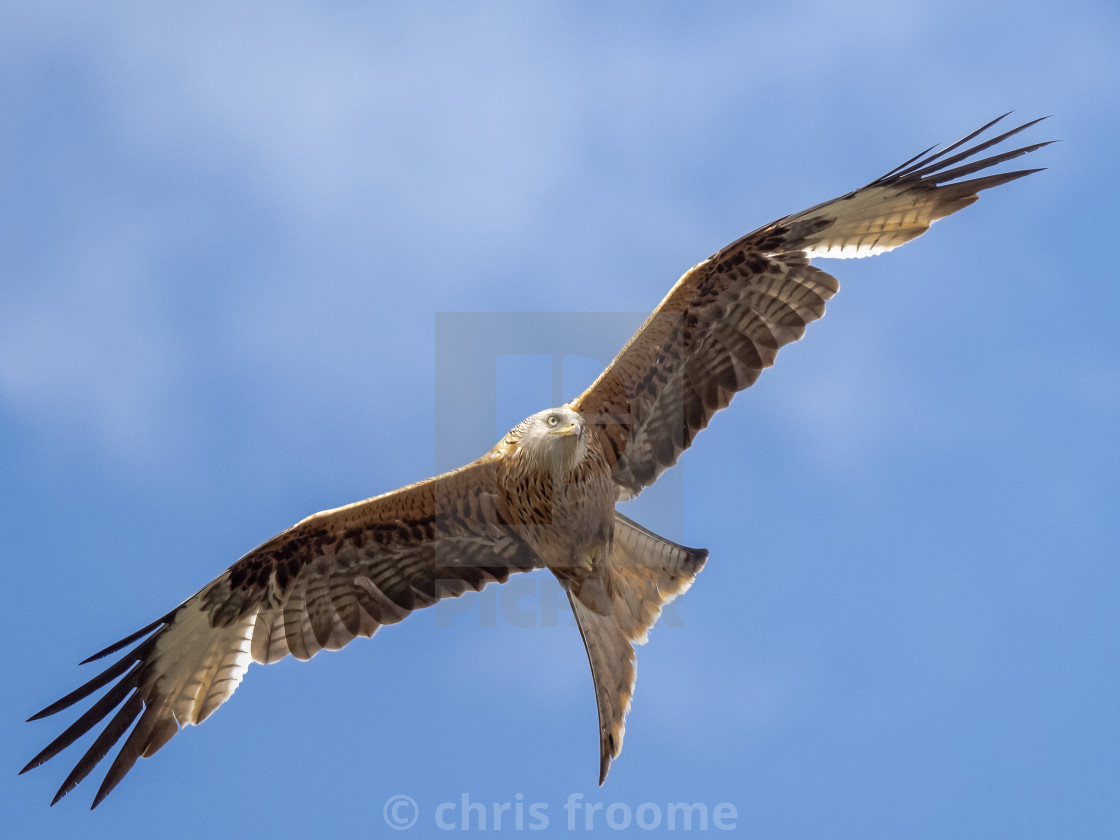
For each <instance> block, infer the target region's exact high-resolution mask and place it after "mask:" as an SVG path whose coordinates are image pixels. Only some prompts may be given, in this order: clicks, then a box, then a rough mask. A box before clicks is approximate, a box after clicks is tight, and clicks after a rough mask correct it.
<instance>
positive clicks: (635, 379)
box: [24, 118, 1046, 807]
mask: <svg viewBox="0 0 1120 840" xmlns="http://www.w3.org/2000/svg"><path fill="white" fill-rule="evenodd" d="M1001 119H1002V118H1001ZM996 122H998V120H993V121H992V122H991V123H988V125H985V126H984V127H983V128H981V129H980V130H979V131H976V132H973V133H972V134H970V135H968V137H965V138H964V139H963V140H961V141H959V142H957V143H954V144H953V145H951V146H949V147H947V148H945V149H942V150H941V151H937V152H935V151H933V150H932V149H930V150H927V151H926V152H923V153H922V154H920V155H918V156H917V157H914V158H912V159H910V160H908V161H907V162H906V163H904V164H902V165H901V166H899V167H897V168H895V169H893V170H891V171H890V172H888V173H887V174H886V175H884V176H883V177H881V178H879V179H878V180H876V181H873V182H872V183H870V184H868V185H867V186H866V187H863V188H862V189H858V190H856V191H855V192H851V193H848V194H847V195H845V196H842V197H840V198H837V199H833V200H832V201H826V202H825V203H823V204H818V205H817V206H816V207H812V208H810V209H808V210H805V211H803V212H801V213H795V214H794V215H792V216H786V217H785V218H782V219H779V220H778V221H776V222H772V223H771V224H768V225H765V226H764V227H761V228H759V229H758V230H756V231H755V232H754V233H750V234H748V235H746V236H744V237H743V238H742V239H739V240H738V241H736V242H733V243H732V244H730V245H728V246H727V247H726V248H723V249H722V250H721V251H719V252H718V253H716V254H715V255H713V256H712V257H710V258H708V259H706V260H704V261H703V262H702V263H700V264H699V265H697V266H695V267H694V268H692V269H690V270H689V271H687V272H685V274H684V276H683V277H681V279H680V280H679V281H678V282H677V284H676V285H675V286H673V288H672V289H671V290H670V291H669V294H668V296H666V298H665V299H664V300H663V301H662V302H661V304H660V305H659V306H658V307H657V308H656V309H655V310H654V311H653V314H652V315H650V317H649V319H648V320H647V321H646V322H645V324H643V325H642V327H641V329H639V330H638V332H637V333H636V334H635V335H634V337H633V338H631V339H630V341H629V342H628V343H627V344H626V346H625V347H624V348H623V349H622V352H620V353H619V354H618V356H617V357H616V358H615V360H614V361H613V362H611V364H610V365H609V366H608V367H607V369H606V370H605V371H603V373H602V375H601V376H600V377H599V378H598V379H597V380H596V381H595V383H594V384H593V385H592V386H591V387H590V388H588V389H587V390H586V391H585V392H584V393H583V394H581V395H580V396H579V397H577V398H576V399H575V400H573V401H572V402H570V403H568V404H567V405H564V406H561V407H559V408H550V409H546V410H545V411H542V412H539V413H538V414H534V415H533V416H532V417H529V418H528V419H527V420H525V421H524V422H523V423H521V424H519V425H518V426H517V427H516V428H514V429H512V430H511V431H510V432H509V434H507V435H506V436H505V437H504V438H502V440H501V441H499V442H498V444H497V445H496V446H494V448H493V449H491V450H490V451H489V452H487V453H486V454H484V455H483V456H482V457H481V458H479V459H478V460H476V461H474V462H472V463H470V464H467V465H466V466H463V467H460V468H459V469H457V470H454V471H452V472H449V473H446V474H444V475H440V476H436V477H435V478H430V479H428V480H427V481H421V482H419V483H417V484H412V485H409V486H408V487H404V488H401V489H400V490H394V491H393V492H391V493H385V494H384V495H381V496H375V497H374V498H372V499H367V500H365V501H362V502H355V503H354V504H351V505H347V506H345V507H341V508H336V509H334V510H327V511H323V512H322V513H316V514H315V515H313V516H309V517H308V518H307V519H304V520H303V521H302V522H299V523H297V524H295V525H294V526H292V527H291V528H289V529H288V530H287V531H284V532H283V533H282V534H279V535H278V536H276V537H273V538H272V539H271V540H269V541H268V542H266V543H264V544H263V545H261V546H260V547H259V548H256V549H254V550H253V551H251V552H249V553H248V554H246V555H245V556H244V557H242V558H241V559H240V560H238V561H237V562H236V563H234V564H233V565H232V566H230V567H229V569H227V570H226V571H225V572H223V573H222V574H221V575H219V576H218V577H217V578H216V579H215V580H214V581H212V582H211V583H209V584H207V585H206V586H204V587H203V588H202V589H201V590H199V591H198V592H197V593H195V594H194V595H192V596H191V597H190V598H188V599H187V600H186V601H184V602H183V603H182V604H180V605H179V606H178V607H176V608H175V609H173V610H171V612H169V613H167V614H166V615H164V616H163V617H162V618H160V619H159V620H157V621H155V622H153V623H152V624H149V625H148V626H147V627H145V628H143V629H142V630H139V631H137V632H135V633H133V634H132V635H130V636H128V637H127V638H125V639H122V640H121V641H119V642H117V643H116V644H114V645H110V646H109V647H108V648H106V649H105V650H103V651H101V652H100V653H97V654H95V655H94V656H92V657H90V659H91V660H92V659H100V658H101V657H104V656H108V655H109V654H112V653H116V652H117V651H120V650H122V649H123V648H125V647H127V646H128V645H131V644H133V643H136V646H135V647H133V648H132V649H131V650H129V651H128V652H127V653H125V654H124V655H123V657H122V658H120V659H119V660H118V661H117V662H116V663H115V664H113V665H111V666H110V667H108V668H107V669H106V670H105V671H103V672H102V673H101V674H99V675H98V676H96V677H94V678H93V679H92V680H90V681H89V682H88V683H86V684H85V685H83V686H82V687H81V688H79V689H77V690H76V691H73V692H71V693H70V694H68V695H66V696H65V697H63V698H62V699H61V700H59V701H58V702H56V703H52V704H51V705H50V706H48V707H47V708H45V709H43V711H41V712H39V713H38V714H37V715H35V716H34V717H33V718H32V719H33V720H35V719H38V718H42V717H46V716H48V715H53V714H55V713H56V712H59V711H61V710H62V709H65V708H68V707H69V706H71V705H73V704H74V703H76V702H78V701H79V700H83V699H85V698H86V697H88V696H90V695H92V694H93V693H94V692H96V691H98V690H99V689H102V688H105V687H108V691H106V692H105V694H104V695H102V696H101V697H100V699H98V700H97V701H96V702H94V703H93V705H92V706H91V707H90V708H89V709H88V710H87V711H86V712H85V713H84V714H82V715H81V716H80V717H79V718H78V719H77V720H76V721H75V722H74V723H73V724H72V725H71V726H70V727H69V728H68V729H66V731H65V732H63V733H62V734H61V735H60V736H59V737H58V738H56V739H55V740H54V741H52V742H51V743H50V744H49V745H48V746H47V747H46V748H45V749H44V750H43V751H42V752H40V753H39V754H38V755H37V756H35V758H33V759H32V760H31V761H30V762H29V763H28V765H27V766H26V767H24V771H26V770H29V769H31V768H32V767H37V766H38V765H40V764H42V763H43V762H45V761H47V760H48V759H50V758H53V757H54V756H55V755H56V754H58V753H59V752H61V751H62V750H63V749H65V748H66V747H68V746H69V745H70V744H71V743H73V742H74V741H75V740H77V739H78V738H79V737H81V736H82V735H84V734H85V733H87V732H89V731H90V730H91V729H93V728H94V727H97V726H99V725H101V724H102V723H103V722H104V721H105V720H106V719H107V720H108V723H106V724H105V726H104V728H103V729H102V730H101V732H100V734H99V735H98V736H97V737H96V739H95V740H94V742H93V744H92V746H90V748H89V750H88V751H87V752H86V753H85V755H83V756H82V758H81V759H80V760H79V761H78V764H77V766H76V767H75V768H74V769H73V771H72V772H71V773H70V775H69V776H67V777H66V780H65V781H64V782H63V783H62V786H61V787H60V788H59V790H58V793H57V795H56V796H55V798H54V801H55V802H57V801H58V800H59V799H60V798H62V797H63V796H64V795H65V794H66V793H67V792H69V791H70V790H72V789H73V788H74V786H75V785H77V784H78V782H80V781H81V780H82V779H84V778H85V777H86V776H87V775H88V774H89V773H90V771H91V770H93V768H94V766H95V765H96V764H97V763H98V762H99V761H100V760H101V759H102V758H104V757H105V755H106V753H108V752H109V750H110V749H111V748H112V747H113V746H114V744H116V742H117V741H118V740H119V739H120V738H121V737H122V736H124V735H125V733H126V732H127V731H128V729H129V727H130V726H133V724H135V727H134V728H133V729H132V731H131V732H130V733H129V734H128V737H127V738H125V741H124V746H123V747H121V749H120V751H119V752H118V753H117V755H116V757H115V758H114V760H113V762H112V764H111V765H110V767H109V772H108V773H107V774H106V776H105V779H104V781H103V782H102V784H101V787H100V789H99V790H98V791H97V795H96V796H95V797H94V800H93V805H94V807H96V806H97V804H98V803H100V802H101V800H102V799H104V798H105V796H106V795H107V794H108V793H109V791H111V790H112V789H113V788H114V787H115V786H116V785H117V783H118V782H120V780H121V779H122V778H124V776H125V774H126V773H127V772H128V771H129V770H130V769H131V768H132V766H133V764H135V763H136V759H138V758H140V757H141V756H144V757H147V756H150V755H153V754H154V753H156V752H157V751H158V750H159V749H160V747H162V746H163V745H164V744H166V743H167V742H168V741H169V740H170V739H171V737H172V736H173V735H174V734H175V733H176V732H178V731H179V729H180V728H181V727H184V726H187V725H188V724H197V723H202V721H204V720H205V719H206V718H207V717H209V716H210V714H211V713H212V712H213V711H214V710H215V709H217V708H218V707H219V706H220V705H222V703H224V702H225V701H226V700H228V699H229V698H230V696H231V695H232V694H233V692H234V690H235V689H236V688H237V686H238V684H239V683H240V682H241V678H242V676H244V674H245V671H246V669H247V668H248V667H249V663H250V662H261V663H266V664H267V663H270V662H276V661H277V660H279V659H282V658H283V657H285V656H287V655H288V654H289V653H290V654H292V655H293V656H295V657H296V658H297V659H309V658H310V657H312V656H314V655H315V654H316V653H318V652H319V651H320V650H322V649H324V648H326V649H328V650H337V649H338V648H341V647H342V646H344V645H345V644H346V643H347V642H349V641H350V640H351V639H353V638H355V637H356V636H372V635H373V634H374V633H376V632H377V630H378V628H379V627H381V626H382V625H384V624H393V623H395V622H397V621H400V620H401V619H403V618H404V617H405V616H407V615H408V614H409V613H411V612H412V611H413V610H416V609H420V608H421V607H427V606H430V605H432V604H434V603H435V602H436V601H438V600H440V599H441V598H446V597H450V596H456V595H460V594H462V593H463V592H465V591H467V590H475V591H477V590H480V589H482V587H484V586H485V585H486V584H488V583H491V582H498V583H501V582H504V581H505V580H506V579H507V578H508V577H509V576H510V575H511V574H513V573H515V572H527V571H530V570H532V569H540V568H546V569H549V570H550V571H551V572H552V573H553V574H555V575H556V577H557V578H558V579H559V581H560V583H561V585H562V586H563V587H564V590H565V591H566V592H567V595H568V600H569V601H570V603H571V607H572V611H573V613H574V614H575V617H576V621H577V623H578V625H579V629H580V632H581V634H582V636H583V641H584V644H585V645H586V647H587V656H588V659H589V660H590V661H591V673H592V678H593V680H594V684H595V698H596V702H597V704H598V711H599V742H600V763H599V783H600V784H602V782H603V779H605V778H606V775H607V770H608V768H609V766H610V763H611V760H612V759H614V758H616V757H617V756H618V754H619V751H620V750H621V749H622V736H623V731H624V720H625V717H626V712H627V710H628V709H629V707H630V697H631V694H632V692H633V688H634V647H633V646H634V644H635V643H641V642H643V641H645V638H646V632H647V631H648V630H649V628H650V627H651V626H653V624H654V623H655V622H656V620H657V617H658V615H659V614H660V612H661V608H662V606H663V605H664V604H665V603H667V602H668V601H670V600H671V599H672V598H674V597H676V596H677V595H679V594H680V593H682V592H684V591H685V590H686V589H687V588H688V587H689V585H690V584H691V583H692V580H693V578H694V577H695V576H696V574H697V573H698V572H699V571H700V569H701V568H702V567H703V565H704V561H705V560H706V558H707V552H706V551H704V550H701V549H693V548H684V547H683V546H679V545H676V544H675V543H672V542H669V541H668V540H665V539H663V538H661V537H659V536H657V535H656V534H654V533H652V532H650V531H647V530H646V529H645V528H643V527H641V526H640V525H637V524H636V523H634V522H631V521H630V520H629V519H627V518H626V517H625V516H623V515H622V514H620V513H618V512H617V511H616V510H615V504H616V503H617V502H619V501H621V500H624V499H628V498H631V497H633V496H636V495H637V494H638V493H640V492H641V491H642V489H643V488H645V487H648V486H649V485H650V484H652V483H653V482H654V481H656V479H657V477H658V476H659V475H660V474H661V473H662V472H663V471H664V470H666V469H668V468H669V467H670V466H672V465H673V464H674V463H675V462H676V460H677V458H678V457H679V456H680V454H681V452H683V451H684V450H685V449H686V448H687V447H688V446H689V445H690V444H691V443H692V441H693V439H694V438H695V437H696V434H697V433H698V432H699V431H700V430H701V429H703V428H704V427H705V426H706V425H707V424H708V421H709V420H711V418H712V415H713V414H715V413H716V412H717V411H719V410H720V409H721V408H724V407H725V406H727V405H728V403H730V402H731V398H732V397H733V396H734V395H735V393H736V392H738V391H741V390H742V389H744V388H747V387H748V386H750V385H751V384H752V383H753V382H754V381H755V380H756V379H757V378H758V376H759V374H760V373H761V372H762V370H763V368H766V367H768V366H770V365H771V364H773V362H774V358H775V356H776V355H777V353H778V349H779V348H781V347H783V346H784V345H786V344H789V343H790V342H792V341H796V340H797V339H799V338H801V336H802V334H803V333H804V332H805V325H806V324H808V323H809V322H810V321H815V320H816V319H818V318H820V317H821V316H822V315H823V314H824V310H825V303H826V302H827V301H828V299H829V298H831V297H832V296H833V295H834V294H835V293H836V291H837V289H838V288H839V287H838V285H837V282H836V280H835V279H834V278H833V277H832V276H831V275H829V274H826V273H825V272H823V271H821V270H820V269H819V268H816V267H815V266H813V265H811V264H810V260H812V259H814V258H816V257H841V258H844V257H865V256H871V255H873V254H879V253H882V252H884V251H889V250H891V249H892V248H896V247H898V246H899V245H902V244H903V243H906V242H909V241H910V240H911V239H913V238H914V237H916V236H919V235H921V234H922V233H924V232H925V231H926V230H927V229H928V228H929V226H930V225H931V224H932V223H933V222H935V221H936V220H938V219H940V218H942V217H943V216H948V215H949V214H951V213H955V212H956V211H957V210H960V209H961V208H962V207H965V206H967V205H969V204H971V203H972V202H973V201H975V200H976V199H977V196H978V193H979V192H980V191H982V190H985V189H988V188H989V187H995V186H999V185H1000V184H1005V183H1007V182H1008V181H1013V180H1015V179H1016V178H1021V177H1023V176H1024V175H1027V174H1030V173H1031V172H1037V171H1038V170H1036V169H1027V170H1019V171H1015V172H1006V173H1002V174H986V175H982V176H980V177H976V178H968V176H971V175H974V174H976V173H979V172H983V171H985V170H988V169H989V168H990V167H993V166H996V165H997V164H1000V163H1003V162H1005V161H1008V160H1011V159H1012V158H1016V157H1019V156H1020V155H1024V154H1027V153H1028V152H1033V151H1034V150H1036V149H1038V148H1040V147H1041V146H1045V145H1046V143H1036V144H1034V145H1031V146H1025V147H1022V148H1016V149H1013V150H1010V151H1003V152H999V153H996V154H993V155H991V156H989V157H982V158H980V159H977V158H978V157H979V156H980V153H981V152H984V151H985V150H987V149H989V148H992V147H993V146H996V145H998V144H1000V143H1002V142H1003V141H1005V140H1007V139H1008V138H1009V137H1011V136H1012V135H1015V134H1017V133H1019V132H1020V131H1022V130H1023V129H1025V128H1027V127H1029V126H1031V125H1033V124H1034V122H1038V120H1035V121H1034V122H1029V123H1027V124H1026V125H1022V126H1020V127H1018V128H1015V129H1012V130H1011V131H1007V132H1005V133H1003V134H1000V135H998V136H996V137H993V138H991V139H988V140H983V141H980V140H977V138H978V137H979V136H980V135H981V134H982V133H983V132H985V131H986V130H987V129H989V128H991V126H993V125H994V124H995V123H996ZM974 140H975V141H976V142H975V144H974V145H971V146H969V145H968V144H969V143H972V142H973V141H974ZM962 178H963V179H966V180H960V179H962ZM87 661H90V660H87ZM118 707H119V708H118ZM114 710H116V711H115V712H114ZM52 804H53V802H52Z"/></svg>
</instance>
